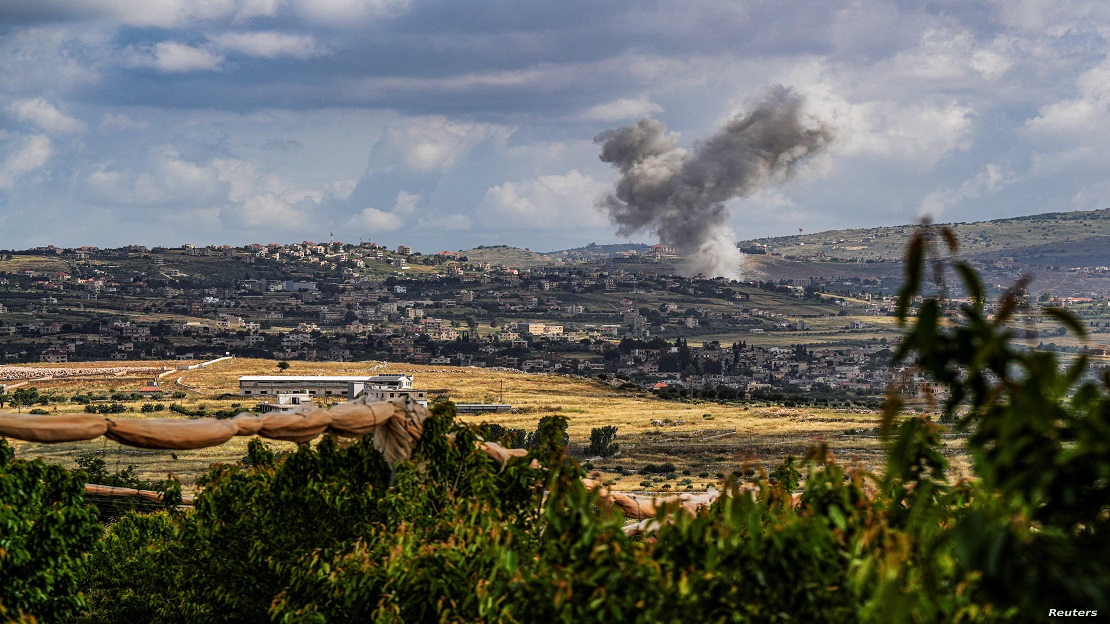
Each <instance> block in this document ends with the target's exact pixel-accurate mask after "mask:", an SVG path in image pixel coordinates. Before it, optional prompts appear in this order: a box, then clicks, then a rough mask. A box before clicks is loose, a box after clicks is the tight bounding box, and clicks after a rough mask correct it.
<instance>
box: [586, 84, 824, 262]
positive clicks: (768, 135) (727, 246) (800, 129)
mask: <svg viewBox="0 0 1110 624" xmlns="http://www.w3.org/2000/svg"><path fill="white" fill-rule="evenodd" d="M802 104H803V101H802V97H801V96H800V95H798V94H797V93H795V92H794V91H792V90H790V89H787V88H785V87H781V86H780V87H775V88H774V89H772V90H771V92H770V93H769V94H768V96H767V98H766V99H764V100H763V101H762V102H761V103H760V104H759V105H758V106H757V107H756V108H755V109H754V110H752V111H751V112H749V113H747V114H744V115H738V116H736V117H733V118H732V119H730V120H729V121H728V122H727V123H726V124H725V125H724V127H723V128H721V130H720V131H719V132H718V133H717V134H716V135H714V136H712V137H710V138H709V139H706V140H705V141H702V142H699V143H697V144H695V146H694V149H693V151H687V150H685V149H683V148H681V147H678V136H677V135H676V134H674V133H668V132H667V127H666V126H665V125H663V123H661V122H659V121H657V120H655V119H652V118H651V117H645V118H644V119H642V120H641V121H640V122H639V123H637V124H636V125H633V126H625V127H623V128H617V129H616V130H607V131H605V132H602V133H601V134H599V135H597V137H595V138H594V142H595V143H599V144H600V145H601V160H602V161H603V162H607V163H610V164H612V165H613V166H614V167H616V168H617V169H619V170H620V177H619V178H618V179H617V183H616V187H615V188H614V190H613V191H612V192H611V193H609V194H608V195H607V196H606V197H605V198H604V199H602V200H601V206H602V207H603V208H605V209H606V210H607V211H608V213H609V219H610V220H611V221H612V222H613V223H615V224H616V225H618V226H619V227H618V229H617V233H618V234H620V235H621V236H628V235H630V234H633V233H635V232H639V231H642V230H651V231H653V232H655V233H656V234H657V235H658V236H659V242H660V243H662V244H664V245H670V246H673V247H674V248H675V249H676V250H677V251H678V252H679V253H681V254H682V255H684V256H685V257H686V258H687V262H686V266H685V267H683V269H684V272H685V273H686V274H688V275H695V274H698V273H701V274H703V275H708V276H724V277H730V278H734V279H736V278H739V276H740V264H741V262H742V261H743V254H742V253H740V251H739V250H738V249H737V248H736V234H735V233H734V232H733V231H732V228H731V227H729V226H728V216H729V212H728V208H726V206H725V203H726V202H728V201H729V200H731V199H734V198H738V197H746V196H748V195H751V194H752V193H754V192H755V191H756V190H758V189H759V188H760V187H762V186H764V185H766V184H771V183H775V182H781V181H785V180H787V179H789V178H790V177H791V176H792V175H793V174H794V172H795V170H796V169H797V166H798V163H799V162H800V161H802V160H803V159H804V158H806V157H807V156H809V155H812V154H814V153H817V152H819V151H821V150H822V149H824V148H825V146H826V145H828V143H829V142H830V141H831V140H832V136H833V135H832V130H831V128H829V127H828V126H826V125H824V124H822V123H819V122H816V121H814V120H812V119H807V118H806V117H805V116H804V115H803V114H802Z"/></svg>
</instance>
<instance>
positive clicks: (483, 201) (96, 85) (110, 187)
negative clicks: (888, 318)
mask: <svg viewBox="0 0 1110 624" xmlns="http://www.w3.org/2000/svg"><path fill="white" fill-rule="evenodd" d="M1108 43H1110V3H1106V2H1096V1H1092V2H1068V1H1065V0H998V1H980V2H974V1H960V0H938V1H936V2H890V1H882V2H878V1H871V0H857V1H836V0H833V1H828V2H791V3H783V2H771V1H766V2H753V1H737V0H721V1H704V2H699V1H689V2H675V3H668V2H597V1H592V2H579V1H575V0H566V1H562V2H501V1H485V2H483V1H475V2H457V1H439V2H423V1H420V0H372V1H359V0H203V1H189V0H167V1H165V2H149V1H147V0H86V1H83V2H80V3H74V2H70V1H68V0H5V1H4V2H3V3H0V248H12V249H22V248H28V247H32V246H38V245H45V244H54V245H60V246H77V245H98V246H118V245H124V244H130V243H138V244H147V245H175V246H176V245H180V244H182V243H194V244H209V243H231V244H242V243H249V242H261V243H267V242H294V241H301V240H316V241H318V240H326V239H327V238H328V236H329V235H330V234H332V233H334V237H335V239H336V240H343V241H347V242H359V241H375V242H380V243H383V244H388V245H391V246H393V245H396V244H398V243H406V244H410V245H412V246H414V247H415V248H416V249H417V250H421V251H424V252H435V251H440V250H445V249H450V250H454V249H462V248H469V247H472V246H476V245H483V244H484V245H489V244H502V243H504V244H511V245H517V246H521V247H529V248H531V249H533V250H541V251H547V250H554V249H562V248H567V247H574V246H579V245H583V244H587V243H590V242H598V243H608V242H623V241H626V240H629V239H627V238H622V237H619V236H617V234H616V231H617V227H616V226H615V225H613V224H612V223H610V222H609V220H608V218H607V217H606V215H605V213H604V212H603V211H602V210H600V209H599V208H597V204H598V198H599V197H600V196H602V195H604V194H605V193H606V192H608V191H609V190H611V188H612V186H613V182H614V180H615V179H616V172H615V171H614V170H613V169H612V168H611V167H609V166H608V165H606V164H605V163H603V162H601V161H600V160H599V158H598V154H599V146H598V145H597V144H595V142H594V137H595V136H596V135H598V134H599V133H601V132H603V131H605V130H608V129H612V128H616V127H619V126H623V125H628V124H633V123H636V122H637V121H639V120H640V119H641V118H642V117H643V116H645V115H650V116H652V117H654V118H656V119H658V120H660V121H661V122H663V123H664V124H666V127H667V128H668V129H669V130H670V131H671V132H675V133H678V143H679V144H680V145H681V146H683V147H685V148H687V149H691V150H693V149H695V148H696V145H697V142H698V140H699V139H702V138H705V137H709V136H711V135H712V134H714V133H715V132H716V131H717V129H718V128H719V127H720V126H721V124H722V123H723V122H724V121H726V120H727V119H729V118H730V117H732V116H734V115H737V114H742V113H743V112H744V111H745V110H748V109H750V108H751V107H752V106H753V103H754V102H757V101H758V100H759V99H760V98H761V97H763V95H764V94H766V93H767V92H768V91H769V90H770V89H773V88H775V86H776V85H782V86H785V87H788V88H790V89H792V90H793V91H794V92H796V93H798V94H800V95H801V96H802V97H804V101H805V111H806V115H807V116H810V117H811V118H812V119H814V120H818V121H820V123H822V124H826V125H827V126H829V127H831V128H833V129H834V131H835V140H834V141H833V142H832V143H831V144H830V146H829V148H828V149H827V150H826V151H825V152H823V153H821V154H820V155H819V156H817V157H814V158H812V159H810V160H808V161H807V162H806V163H805V166H804V167H803V168H802V169H801V170H800V171H799V172H798V175H796V176H794V177H793V178H792V179H790V180H789V181H785V182H782V183H776V182H772V183H770V184H768V185H766V186H764V187H762V188H760V189H759V190H758V191H757V192H755V193H754V194H752V195H749V196H747V197H744V198H740V199H735V200H733V201H731V202H730V203H729V204H728V209H729V215H730V216H729V220H728V225H729V226H730V227H731V228H732V230H733V231H734V232H735V233H736V236H737V237H738V238H753V237H758V236H769V235H784V234H791V233H797V231H798V229H799V228H802V229H804V230H805V231H807V232H814V231H819V230H825V229H832V228H843V227H863V226H871V225H891V224H899V223H909V222H913V221H915V220H917V219H918V218H919V217H920V216H921V215H923V214H929V215H932V216H933V217H934V218H936V219H938V220H942V221H973V220H980V219H991V218H998V217H1004V216H1016V215H1022V214H1033V213H1037V212H1046V211H1065V210H1087V209H1096V208H1104V207H1107V206H1108V205H1110V201H1107V199H1106V198H1107V197H1108V196H1110V175H1108V171H1110V170H1108V168H1107V166H1106V162H1108V161H1110V160H1108V158H1107V156H1106V155H1105V151H1106V146H1107V145H1108V144H1110V141H1108V140H1110V108H1108V107H1110V45H1108ZM654 238H655V237H654V236H653V235H652V233H651V232H650V231H648V232H641V233H640V234H638V235H634V236H633V238H632V240H634V241H636V242H655V240H654Z"/></svg>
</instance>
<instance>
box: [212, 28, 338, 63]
mask: <svg viewBox="0 0 1110 624" xmlns="http://www.w3.org/2000/svg"><path fill="white" fill-rule="evenodd" d="M210 40H211V41H212V43H213V44H214V45H215V46H216V47H217V48H219V49H221V50H224V51H227V52H238V53H239V54H244V55H246V56H253V57H258V58H278V57H288V58H295V59H302V60H303V59H308V58H312V57H316V56H323V55H324V54H327V51H326V50H325V49H324V48H323V47H321V46H320V45H319V44H317V42H316V40H315V39H314V38H313V37H309V36H304V35H287V34H285V33H280V32H273V31H267V32H238V33H225V34H222V35H216V36H213V37H211V38H210Z"/></svg>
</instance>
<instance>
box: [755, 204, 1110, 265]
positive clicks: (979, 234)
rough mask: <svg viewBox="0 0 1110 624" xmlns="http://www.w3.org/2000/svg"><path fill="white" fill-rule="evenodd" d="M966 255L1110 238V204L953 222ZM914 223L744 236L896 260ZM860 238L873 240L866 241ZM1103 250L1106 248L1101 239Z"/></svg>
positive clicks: (812, 251) (791, 251) (787, 251)
mask: <svg viewBox="0 0 1110 624" xmlns="http://www.w3.org/2000/svg"><path fill="white" fill-rule="evenodd" d="M953 225H954V227H955V230H956V232H957V233H958V234H959V237H960V243H961V251H962V252H963V253H965V254H995V253H997V254H1005V255H1008V256H1014V257H1016V258H1018V259H1020V257H1021V256H1022V255H1023V251H1022V250H1023V249H1025V248H1027V247H1030V248H1037V247H1040V248H1042V249H1043V248H1045V247H1048V248H1054V247H1055V246H1059V245H1066V246H1069V247H1070V246H1074V245H1075V244H1076V243H1077V242H1080V241H1089V240H1091V239H1095V241H1094V242H1095V244H1096V246H1097V245H1098V239H1102V240H1103V241H1105V240H1106V238H1107V237H1110V209H1103V210H1093V211H1080V212H1066V213H1046V214H1041V215H1033V216H1029V217H1016V218H1011V219H996V220H993V221H977V222H974V223H957V224H953ZM913 229H914V226H913V225H903V226H892V227H880V228H861V229H852V230H830V231H827V232H819V233H816V234H804V235H799V236H783V237H778V238H766V239H757V240H753V241H745V242H743V243H742V245H743V246H747V245H750V244H752V243H764V244H769V245H772V246H773V247H774V252H775V253H776V254H781V255H791V256H799V257H807V256H808V257H814V256H817V255H819V254H824V255H826V256H829V257H834V258H847V259H852V258H862V259H864V260H868V259H886V260H898V259H900V258H901V257H902V254H903V253H904V252H905V248H906V241H907V240H908V239H909V237H910V235H911V234H912V233H913ZM864 238H870V239H871V240H868V241H865V240H864ZM1102 244H1103V247H1102V248H1103V249H1105V242H1103V243H1102ZM1031 251H1032V250H1031Z"/></svg>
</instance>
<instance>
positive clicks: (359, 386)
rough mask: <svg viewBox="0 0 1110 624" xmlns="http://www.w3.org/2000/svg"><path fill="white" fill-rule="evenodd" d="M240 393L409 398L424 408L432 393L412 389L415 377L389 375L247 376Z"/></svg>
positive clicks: (242, 380)
mask: <svg viewBox="0 0 1110 624" xmlns="http://www.w3.org/2000/svg"><path fill="white" fill-rule="evenodd" d="M239 394H241V395H243V396H274V395H279V394H304V395H308V396H312V397H328V396H334V397H337V398H342V399H344V400H349V399H353V398H355V397H357V396H360V395H363V394H369V395H370V396H371V397H372V398H377V399H380V400H383V401H388V400H390V399H395V398H397V397H400V396H405V395H409V396H411V397H412V398H413V400H415V401H417V402H418V403H420V404H421V405H425V406H426V405H427V404H428V393H427V391H425V390H418V389H416V388H413V387H412V377H411V376H409V375H402V374H386V375H343V376H338V375H336V376H328V375H246V376H243V377H240V378H239Z"/></svg>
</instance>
